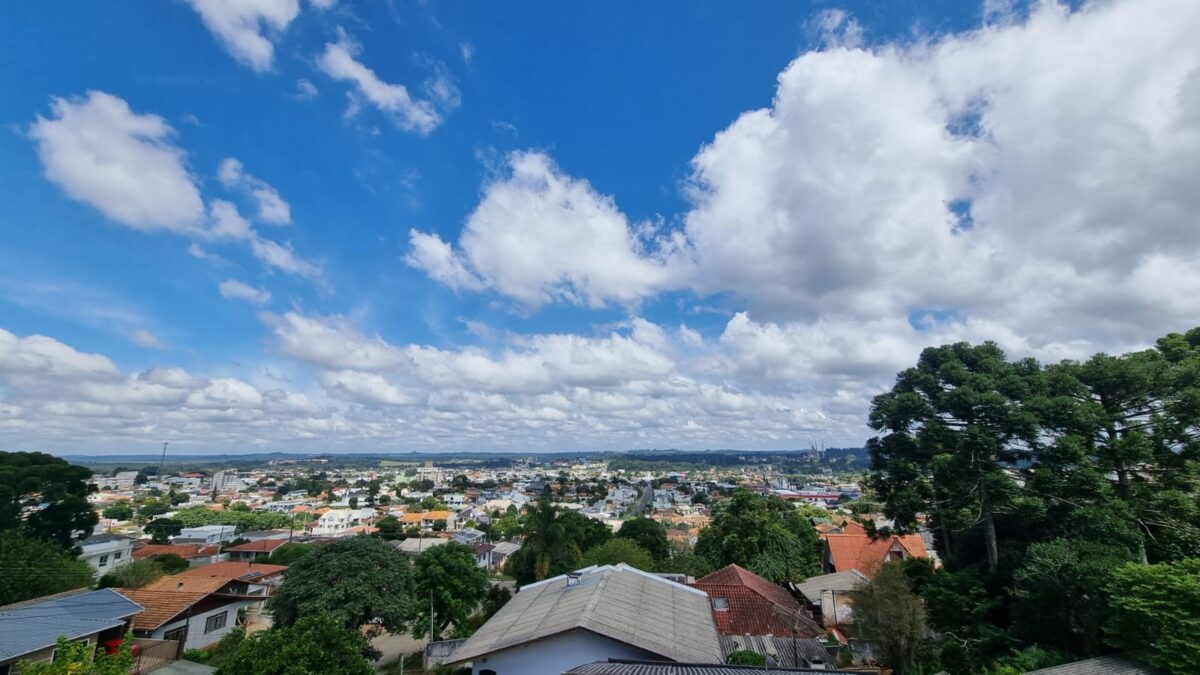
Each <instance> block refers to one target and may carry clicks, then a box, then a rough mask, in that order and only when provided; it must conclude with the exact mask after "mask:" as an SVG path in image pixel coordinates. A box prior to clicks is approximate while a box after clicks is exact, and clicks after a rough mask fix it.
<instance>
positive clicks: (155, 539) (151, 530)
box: [142, 518, 184, 544]
mask: <svg viewBox="0 0 1200 675" xmlns="http://www.w3.org/2000/svg"><path fill="white" fill-rule="evenodd" d="M183 527H184V526H183V523H182V522H180V521H179V520H177V519H175V518H159V519H157V520H152V521H150V522H149V523H147V524H146V526H145V527H143V528H142V531H143V532H145V533H146V534H148V535H150V543H151V544H166V543H169V542H170V541H171V537H175V536H178V535H179V533H180V532H182V531H183Z"/></svg>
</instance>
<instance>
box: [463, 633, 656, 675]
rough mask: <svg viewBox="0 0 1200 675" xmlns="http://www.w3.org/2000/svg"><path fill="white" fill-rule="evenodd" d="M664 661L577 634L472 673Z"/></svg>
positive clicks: (526, 648) (550, 673) (539, 674)
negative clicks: (653, 660) (619, 661)
mask: <svg viewBox="0 0 1200 675" xmlns="http://www.w3.org/2000/svg"><path fill="white" fill-rule="evenodd" d="M661 658H662V657H659V656H656V655H654V654H652V653H650V652H647V651H645V650H642V649H638V648H636V647H631V646H629V645H627V644H625V643H623V642H617V641H616V640H610V639H608V638H606V637H601V636H599V635H596V634H595V633H589V632H587V631H583V630H574V631H569V632H567V633H562V634H560V635H556V636H553V637H548V638H545V639H544V640H538V641H536V642H531V643H529V644H526V645H522V646H518V647H513V648H511V649H506V650H504V651H502V652H497V653H495V654H492V655H490V656H488V657H486V658H483V659H479V660H477V661H475V662H474V663H473V664H472V667H471V673H472V674H473V675H479V674H480V673H482V672H483V671H485V670H492V671H495V672H496V675H562V673H563V672H565V671H568V670H570V669H572V668H574V667H575V666H580V665H583V664H585V663H591V662H592V661H607V660H608V659H661Z"/></svg>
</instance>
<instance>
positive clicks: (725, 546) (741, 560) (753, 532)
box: [696, 488, 821, 583]
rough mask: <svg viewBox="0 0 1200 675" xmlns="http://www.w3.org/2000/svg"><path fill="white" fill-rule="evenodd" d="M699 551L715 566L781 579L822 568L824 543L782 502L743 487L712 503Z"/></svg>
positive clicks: (807, 524)
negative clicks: (730, 566)
mask: <svg viewBox="0 0 1200 675" xmlns="http://www.w3.org/2000/svg"><path fill="white" fill-rule="evenodd" d="M696 553H697V554H699V555H701V556H703V557H704V558H706V559H708V561H709V562H710V563H711V564H712V566H713V567H724V566H726V565H740V566H742V567H745V568H747V569H749V570H751V571H752V572H754V573H755V574H759V575H761V576H763V577H765V578H767V579H769V580H771V581H773V582H776V583H782V582H784V581H788V580H793V581H800V580H803V579H805V578H807V577H809V576H812V575H813V574H816V573H818V572H819V571H820V559H821V541H820V538H819V537H817V533H816V530H814V529H813V528H812V525H810V524H809V523H808V522H807V521H805V520H804V518H802V517H801V516H800V515H799V514H798V513H796V511H795V510H794V509H792V508H791V507H790V506H788V504H787V503H786V502H784V501H783V500H781V499H779V498H778V497H771V498H765V497H762V496H760V495H756V494H754V493H753V492H750V491H748V490H744V489H741V488H739V489H738V490H736V491H734V493H733V495H732V496H731V497H729V498H728V499H724V500H722V501H720V502H718V503H717V504H716V505H715V506H714V507H713V514H712V520H711V522H710V523H709V525H708V527H706V528H704V530H703V531H701V532H700V536H699V538H698V540H697V542H696Z"/></svg>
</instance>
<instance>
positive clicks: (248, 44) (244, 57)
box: [187, 0, 332, 73]
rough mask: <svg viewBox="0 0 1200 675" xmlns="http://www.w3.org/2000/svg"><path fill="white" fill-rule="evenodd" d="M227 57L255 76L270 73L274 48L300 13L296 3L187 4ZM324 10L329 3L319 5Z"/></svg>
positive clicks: (221, 0) (191, 0)
mask: <svg viewBox="0 0 1200 675" xmlns="http://www.w3.org/2000/svg"><path fill="white" fill-rule="evenodd" d="M187 2H188V4H190V5H191V6H192V9H194V10H195V11H196V13H198V14H199V15H200V19H201V20H202V21H203V22H204V25H205V27H206V28H208V30H209V31H211V32H212V33H213V35H215V36H216V37H217V39H218V40H220V42H221V45H222V46H224V47H225V50H226V51H228V52H229V54H230V55H231V56H233V57H234V58H235V59H237V60H238V61H240V62H241V63H243V64H245V65H246V66H249V67H250V68H251V69H252V70H254V71H256V72H260V73H262V72H266V71H268V70H271V68H272V67H273V65H274V62H275V45H274V43H273V42H272V40H271V38H272V37H274V36H275V35H277V34H279V33H282V32H283V31H284V29H286V28H287V27H288V24H290V23H291V22H292V20H293V19H295V18H296V16H297V15H298V14H299V13H300V0H187ZM319 4H320V5H321V6H328V5H330V4H332V3H331V2H322V3H319Z"/></svg>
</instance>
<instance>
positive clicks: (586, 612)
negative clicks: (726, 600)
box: [446, 564, 724, 675]
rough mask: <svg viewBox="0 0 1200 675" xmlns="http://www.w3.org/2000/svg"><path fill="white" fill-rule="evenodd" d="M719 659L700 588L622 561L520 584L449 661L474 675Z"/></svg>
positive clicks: (549, 674)
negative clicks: (631, 662) (611, 661)
mask: <svg viewBox="0 0 1200 675" xmlns="http://www.w3.org/2000/svg"><path fill="white" fill-rule="evenodd" d="M608 659H632V660H654V661H676V662H683V663H711V664H721V663H723V662H724V659H723V657H722V651H721V644H720V639H719V637H718V635H717V628H716V625H715V624H714V623H713V619H712V613H711V612H710V611H709V604H708V596H707V595H705V593H704V592H703V591H700V590H697V589H695V588H691V587H688V586H685V585H683V584H678V583H675V582H673V581H669V580H667V579H663V578H662V577H657V576H654V575H653V574H648V573H646V572H642V571H640V570H636V569H634V568H632V567H629V566H627V565H624V564H620V565H616V566H608V565H606V566H604V567H589V568H585V569H582V570H579V571H578V572H575V573H572V574H565V575H562V576H558V577H553V578H551V579H546V580H545V581H540V582H538V583H535V584H530V585H528V586H525V587H523V588H521V591H520V592H519V593H517V594H516V595H515V596H513V598H512V600H509V601H508V603H507V604H505V605H504V607H502V608H501V609H500V611H499V612H497V613H496V614H495V615H494V616H493V617H492V618H490V619H488V621H487V623H485V624H483V626H481V627H480V628H479V630H478V631H476V632H475V634H474V635H472V636H471V637H469V638H467V640H466V642H464V643H463V644H462V645H461V646H459V647H458V648H457V649H456V650H455V651H454V654H453V655H451V656H450V658H448V659H447V660H446V664H447V665H462V664H466V663H468V662H469V663H470V664H471V672H472V673H473V675H559V674H560V673H563V672H565V671H567V670H570V669H571V668H573V667H575V666H578V665H581V664H584V663H589V662H592V661H606V660H608Z"/></svg>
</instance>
